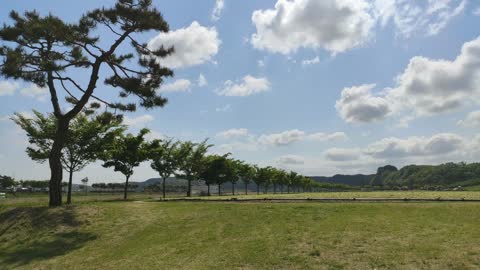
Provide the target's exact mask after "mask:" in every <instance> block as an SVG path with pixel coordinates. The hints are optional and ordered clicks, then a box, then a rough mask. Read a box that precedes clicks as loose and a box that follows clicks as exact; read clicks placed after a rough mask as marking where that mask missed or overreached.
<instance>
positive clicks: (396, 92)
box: [335, 38, 480, 123]
mask: <svg viewBox="0 0 480 270" xmlns="http://www.w3.org/2000/svg"><path fill="white" fill-rule="evenodd" d="M479 78H480V38H477V39H475V40H473V41H470V42H466V43H465V44H464V45H463V46H462V49H461V52H460V54H459V55H458V56H457V57H456V58H455V59H454V60H452V61H450V60H443V59H429V58H426V57H421V56H415V57H413V58H411V59H410V62H409V64H408V66H407V68H406V69H405V70H404V71H403V72H402V73H401V74H400V75H399V76H398V77H397V78H396V85H395V87H393V88H386V89H384V90H383V91H381V93H382V94H381V95H377V96H374V95H372V93H371V90H372V89H373V88H374V86H375V85H374V84H367V85H361V86H354V87H351V88H345V89H344V90H343V91H342V94H341V97H340V99H339V100H338V101H337V103H336V105H335V107H336V109H337V111H338V112H339V114H340V116H341V117H342V118H343V119H344V120H346V121H347V122H351V123H355V122H372V121H374V120H381V119H383V118H385V117H386V116H387V115H389V114H390V112H392V114H398V113H400V112H404V113H407V114H413V115H414V116H415V117H417V116H429V115H435V114H439V113H444V112H448V111H452V110H455V109H459V108H461V107H465V106H467V105H471V104H478V103H480V79H479ZM408 120H412V118H411V117H410V118H408Z"/></svg>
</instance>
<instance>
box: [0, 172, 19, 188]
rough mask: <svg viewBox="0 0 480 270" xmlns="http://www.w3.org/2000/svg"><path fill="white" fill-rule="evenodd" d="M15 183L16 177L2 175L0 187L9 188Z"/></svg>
mask: <svg viewBox="0 0 480 270" xmlns="http://www.w3.org/2000/svg"><path fill="white" fill-rule="evenodd" d="M14 185H15V179H13V178H12V177H10V176H7V175H0V188H9V187H12V186H14Z"/></svg>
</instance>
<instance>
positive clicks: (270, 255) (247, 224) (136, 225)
mask: <svg viewBox="0 0 480 270" xmlns="http://www.w3.org/2000/svg"><path fill="white" fill-rule="evenodd" d="M369 194H370V193H369ZM371 194H374V193H371ZM371 194H370V195H371ZM456 194H457V193H456ZM296 196H300V195H296ZM472 196H473V195H472ZM89 197H90V196H84V197H83V199H82V200H81V201H82V202H81V203H78V205H77V206H72V207H61V208H57V209H48V208H45V207H42V206H43V205H44V203H45V202H46V200H45V201H35V202H33V201H28V200H27V201H25V200H21V199H18V200H16V202H17V203H19V205H26V202H28V205H29V206H28V207H27V206H20V207H19V206H18V205H17V204H15V203H12V200H9V203H8V204H6V203H5V202H6V201H2V202H0V205H1V207H0V251H1V252H0V266H1V267H0V268H1V269H375V268H376V269H478V268H480V245H479V244H478V243H480V230H478V224H479V223H478V222H479V220H480V203H361V204H356V203H244V204H238V203H217V202H212V203H195V202H170V203H162V202H155V201H152V200H149V199H148V198H145V199H146V200H145V201H129V202H120V201H117V202H115V201H92V198H91V197H90V200H89ZM132 197H133V196H132ZM42 198H43V197H40V196H39V197H38V198H36V199H37V200H41V199H42ZM137 199H139V198H137Z"/></svg>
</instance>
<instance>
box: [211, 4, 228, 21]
mask: <svg viewBox="0 0 480 270" xmlns="http://www.w3.org/2000/svg"><path fill="white" fill-rule="evenodd" d="M224 8H225V2H224V1H223V0H216V1H215V6H214V7H213V10H212V15H211V19H212V21H214V22H215V21H218V20H219V19H220V15H221V14H222V11H223V9H224Z"/></svg>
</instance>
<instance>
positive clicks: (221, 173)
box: [200, 155, 233, 185]
mask: <svg viewBox="0 0 480 270" xmlns="http://www.w3.org/2000/svg"><path fill="white" fill-rule="evenodd" d="M204 162H205V167H204V170H203V171H202V172H201V174H200V178H201V179H202V180H204V181H205V183H206V184H207V185H214V184H216V185H221V184H223V183H226V182H228V181H230V180H231V179H232V177H233V175H232V170H231V164H229V163H230V160H229V159H228V155H223V156H220V155H210V156H208V157H206V158H205V160H204Z"/></svg>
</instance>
